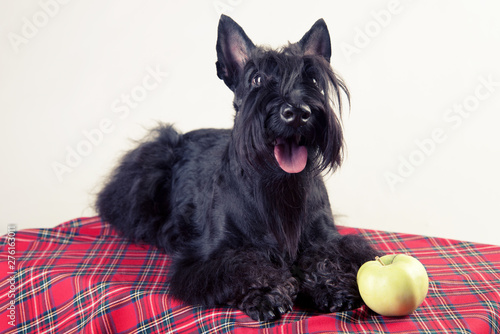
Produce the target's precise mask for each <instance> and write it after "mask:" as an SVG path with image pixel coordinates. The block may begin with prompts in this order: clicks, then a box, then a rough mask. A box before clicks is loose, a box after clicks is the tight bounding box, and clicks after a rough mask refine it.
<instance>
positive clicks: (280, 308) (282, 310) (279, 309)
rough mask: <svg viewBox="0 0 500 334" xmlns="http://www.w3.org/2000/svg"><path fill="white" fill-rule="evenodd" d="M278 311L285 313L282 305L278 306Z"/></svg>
mask: <svg viewBox="0 0 500 334" xmlns="http://www.w3.org/2000/svg"><path fill="white" fill-rule="evenodd" d="M278 312H279V313H280V314H285V313H286V309H285V308H284V307H283V306H280V307H278Z"/></svg>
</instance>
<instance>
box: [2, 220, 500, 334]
mask: <svg viewBox="0 0 500 334" xmlns="http://www.w3.org/2000/svg"><path fill="white" fill-rule="evenodd" d="M339 229H340V230H341V233H344V234H347V233H359V234H362V235H364V236H366V237H367V238H369V239H371V240H372V241H373V243H374V244H375V246H377V247H378V248H379V249H381V250H382V251H383V252H386V253H408V254H411V255H413V256H415V257H417V258H418V259H419V260H420V261H421V262H422V263H423V264H424V265H425V267H426V269H427V271H428V274H429V278H430V286H429V293H428V296H427V298H426V299H425V301H424V303H423V304H422V305H421V306H420V307H419V308H418V309H417V310H416V311H415V312H414V313H413V314H411V315H410V316H406V317H395V318H391V317H383V316H380V315H377V314H375V313H373V312H372V311H370V310H369V309H367V308H366V306H363V307H361V308H359V309H357V310H353V311H347V312H338V313H333V314H319V313H311V312H305V311H303V310H299V309H295V310H294V311H293V312H291V313H289V314H287V315H285V316H284V317H283V318H282V319H281V320H279V321H276V322H272V323H258V322H255V321H252V320H251V319H250V318H249V317H247V316H246V315H245V314H244V313H242V312H240V311H238V310H236V309H233V308H229V307H226V308H203V307H199V306H191V305H186V304H183V303H182V302H180V301H178V300H176V299H174V298H172V296H170V295H169V294H168V291H169V287H168V283H167V282H168V278H169V272H168V269H169V258H168V257H167V256H166V255H163V254H161V253H160V252H158V251H157V250H156V249H154V248H152V247H147V246H137V245H133V244H130V243H128V242H126V241H125V240H123V239H122V238H121V237H119V236H117V234H116V233H115V231H113V230H112V229H111V227H110V226H109V225H108V224H106V223H103V222H102V221H101V220H100V219H99V218H98V217H94V218H81V219H76V220H73V221H70V222H67V223H64V224H62V225H60V226H58V227H56V228H53V229H32V230H24V231H18V232H17V233H16V235H15V239H10V243H9V239H8V238H7V236H5V237H4V238H2V240H1V241H2V245H1V248H0V250H1V262H0V277H1V279H2V280H1V281H0V332H1V333H228V332H234V333H351V334H352V333H388V332H390V333H440V334H441V333H481V334H482V333H492V334H493V333H500V247H499V246H491V245H483V244H476V243H470V242H460V241H455V240H447V239H440V238H428V237H423V236H417V235H408V234H400V233H388V232H380V231H373V230H362V229H354V228H339ZM14 240H15V244H13V243H12V241H14ZM13 249H14V250H15V252H14V253H15V255H14V257H15V261H16V262H15V263H14V262H9V261H8V260H9V258H8V255H9V251H11V253H12V250H13ZM10 260H12V258H11V259H10ZM11 265H15V268H14V269H15V270H16V272H15V275H14V276H13V277H12V275H10V274H9V271H10V270H11V269H12V268H10V266H11ZM14 288H15V289H14ZM12 289H14V290H12ZM13 292H14V294H15V296H13ZM12 300H15V313H14V317H15V326H12V324H13V323H12V322H11V323H10V324H9V321H11V320H10V319H12V307H10V308H9V306H10V305H11V301H12ZM9 315H10V316H11V318H9Z"/></svg>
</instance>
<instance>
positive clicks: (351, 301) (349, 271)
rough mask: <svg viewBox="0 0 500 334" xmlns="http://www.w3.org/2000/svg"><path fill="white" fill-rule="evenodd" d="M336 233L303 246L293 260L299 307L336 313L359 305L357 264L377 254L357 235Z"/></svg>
mask: <svg viewBox="0 0 500 334" xmlns="http://www.w3.org/2000/svg"><path fill="white" fill-rule="evenodd" d="M335 234H336V235H335V236H334V237H333V238H330V239H329V240H328V241H326V240H325V241H319V240H318V242H315V243H314V244H312V245H310V246H309V247H307V248H306V249H304V251H303V252H301V254H300V256H299V258H298V259H297V261H296V262H295V272H296V277H297V278H298V280H299V281H300V291H299V297H298V300H297V302H298V303H299V304H301V305H302V306H305V307H309V308H314V309H317V310H319V311H322V312H336V311H343V310H352V309H355V308H357V307H359V306H361V305H362V299H361V296H360V294H359V290H358V286H357V282H356V275H357V272H358V269H359V267H360V266H361V265H362V264H363V263H364V262H366V261H368V260H372V259H374V258H375V256H376V255H378V253H377V251H376V250H374V249H373V248H372V247H371V246H370V245H369V243H368V242H367V241H366V240H365V239H363V238H361V237H359V236H356V235H346V236H341V235H339V234H338V233H337V232H335Z"/></svg>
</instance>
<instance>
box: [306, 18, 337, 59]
mask: <svg viewBox="0 0 500 334" xmlns="http://www.w3.org/2000/svg"><path fill="white" fill-rule="evenodd" d="M299 45H300V47H301V48H302V50H304V55H306V56H311V55H317V56H322V57H323V58H325V59H326V60H327V61H328V62H330V57H331V55H332V46H331V43H330V33H329V32H328V28H327V26H326V23H325V21H324V20H323V19H319V20H318V21H316V23H315V24H314V25H313V26H312V28H311V29H310V30H309V31H308V32H306V34H305V35H304V37H302V39H301V40H300V41H299Z"/></svg>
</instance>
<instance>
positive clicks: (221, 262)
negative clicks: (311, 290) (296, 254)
mask: <svg viewBox="0 0 500 334" xmlns="http://www.w3.org/2000/svg"><path fill="white" fill-rule="evenodd" d="M170 284H171V288H172V292H173V293H174V295H175V296H177V297H178V298H180V299H182V300H184V301H186V302H188V303H191V304H202V305H207V306H217V305H230V306H234V307H237V308H238V309H240V310H242V311H243V312H245V313H246V314H248V315H249V316H250V317H251V318H252V319H254V320H258V321H268V320H274V319H278V318H280V317H281V315H282V314H284V313H286V312H289V311H290V310H291V309H292V306H293V302H294V300H295V297H296V295H297V291H298V282H297V280H296V279H295V278H294V277H293V276H292V274H291V272H290V270H289V267H288V266H287V265H286V264H285V263H284V261H283V260H282V259H281V258H280V257H274V256H270V255H269V253H268V250H259V249H255V248H251V249H238V250H234V249H226V250H223V251H219V252H215V253H214V254H213V255H212V256H211V258H209V259H204V260H201V259H193V258H184V259H179V260H178V261H175V262H174V273H173V276H172V279H171V283H170Z"/></svg>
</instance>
